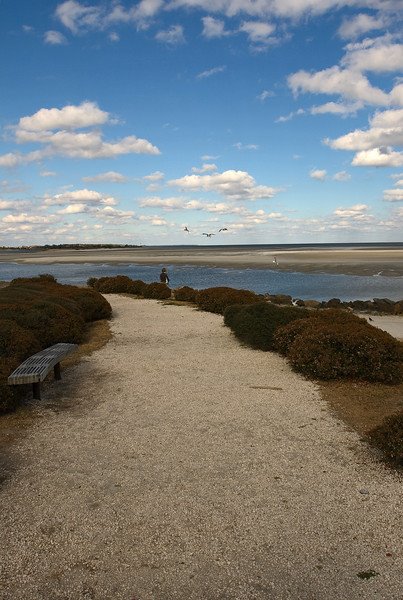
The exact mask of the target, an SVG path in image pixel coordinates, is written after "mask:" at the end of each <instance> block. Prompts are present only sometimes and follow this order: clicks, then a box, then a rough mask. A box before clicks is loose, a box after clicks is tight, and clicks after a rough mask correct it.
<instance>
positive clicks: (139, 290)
mask: <svg viewBox="0 0 403 600" xmlns="http://www.w3.org/2000/svg"><path fill="white" fill-rule="evenodd" d="M87 285H88V287H90V288H94V289H95V290H97V291H98V292H101V293H102V294H134V295H136V296H142V295H143V290H144V286H145V285H146V284H145V283H144V281H140V280H139V279H130V277H127V275H115V276H113V277H100V278H99V279H97V278H96V277H90V278H89V279H87Z"/></svg>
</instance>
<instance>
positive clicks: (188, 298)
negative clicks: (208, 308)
mask: <svg viewBox="0 0 403 600" xmlns="http://www.w3.org/2000/svg"><path fill="white" fill-rule="evenodd" d="M197 294H198V291H197V290H194V289H193V288H191V287H188V286H187V285H185V286H183V287H181V288H177V289H176V290H174V296H175V300H179V301H180V302H193V303H195V302H196V297H197Z"/></svg>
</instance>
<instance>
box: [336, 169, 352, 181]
mask: <svg viewBox="0 0 403 600" xmlns="http://www.w3.org/2000/svg"><path fill="white" fill-rule="evenodd" d="M332 179H334V180H335V181H349V179H351V175H350V173H347V171H339V172H338V173H335V174H334V175H333V177H332Z"/></svg>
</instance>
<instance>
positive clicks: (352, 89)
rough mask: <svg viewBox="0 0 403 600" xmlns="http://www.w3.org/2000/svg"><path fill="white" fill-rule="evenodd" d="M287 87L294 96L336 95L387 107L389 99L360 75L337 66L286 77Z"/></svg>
mask: <svg viewBox="0 0 403 600" xmlns="http://www.w3.org/2000/svg"><path fill="white" fill-rule="evenodd" d="M288 85H289V86H290V88H291V90H292V91H293V93H294V94H295V95H297V94H298V93H300V92H302V93H306V92H311V93H313V94H338V95H341V96H343V97H345V98H348V99H350V100H358V101H363V102H365V103H367V104H374V105H380V106H387V105H388V104H389V103H390V98H389V96H388V94H387V93H385V92H384V91H382V90H381V89H379V88H376V87H373V86H372V85H371V84H370V82H369V81H368V79H367V78H366V77H365V75H363V74H362V73H358V72H356V71H350V70H348V69H341V68H340V67H339V66H334V67H330V68H329V69H323V70H322V71H317V72H316V73H308V72H307V71H304V70H301V71H298V72H297V73H294V74H292V75H290V76H289V77H288Z"/></svg>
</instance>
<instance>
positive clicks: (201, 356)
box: [0, 295, 403, 600]
mask: <svg viewBox="0 0 403 600" xmlns="http://www.w3.org/2000/svg"><path fill="white" fill-rule="evenodd" d="M107 298H108V300H109V301H110V302H111V304H112V306H113V310H114V318H113V320H112V323H111V327H112V331H113V338H112V339H111V341H110V342H109V343H108V344H107V345H106V346H105V347H103V348H102V349H101V350H99V351H97V352H95V353H94V354H93V355H92V356H90V357H87V358H86V359H85V360H83V361H81V362H80V364H79V365H77V366H75V367H72V368H69V369H66V370H65V371H64V374H63V381H62V382H53V381H49V382H48V383H47V384H46V385H45V386H44V390H43V396H44V400H43V401H42V402H41V403H39V404H38V406H37V407H36V408H35V410H36V411H37V417H38V418H37V419H35V424H34V426H33V427H31V428H30V429H29V430H28V431H27V432H26V433H25V435H24V436H23V437H22V438H21V439H18V440H16V441H15V443H14V445H13V446H12V447H11V449H10V454H9V456H8V457H7V465H8V471H7V472H8V477H7V478H6V479H5V481H4V482H3V484H2V487H1V488H0V508H1V514H2V525H1V535H0V552H1V555H2V557H3V558H2V562H1V571H0V572H1V576H0V590H1V591H0V596H1V598H2V599H4V600H15V599H16V598H24V600H49V599H52V600H62V599H67V598H68V599H69V600H88V599H93V600H111V599H112V598H113V600H268V599H269V598H270V599H272V600H312V599H315V600H316V599H318V600H319V599H322V598H327V599H329V600H361V599H362V598H365V599H366V600H375V599H378V598H382V599H383V598H385V599H386V598H387V599H388V600H400V598H401V573H402V569H403V558H402V557H403V541H402V536H401V523H402V519H403V512H402V511H403V507H402V503H401V479H400V478H399V476H398V475H396V474H394V473H393V472H392V471H390V470H388V469H387V468H385V467H384V466H382V465H381V464H380V463H379V462H377V461H376V459H375V457H374V455H373V454H372V453H371V451H370V450H369V449H368V447H367V446H366V445H365V444H364V443H363V442H362V441H361V440H360V437H359V435H358V434H357V433H355V432H353V431H351V430H349V429H347V427H346V426H345V425H344V424H343V423H342V422H341V421H339V420H338V419H337V418H336V417H335V416H334V415H333V414H332V413H331V412H330V411H329V408H328V406H327V404H326V403H325V402H324V401H323V400H322V399H321V397H320V394H319V390H318V388H317V387H316V385H315V384H314V383H312V382H309V381H307V380H305V379H304V378H302V377H300V376H299V375H297V374H296V373H293V372H292V371H291V369H290V368H289V366H288V364H287V362H286V361H285V360H284V359H283V358H282V357H280V356H279V355H276V354H272V353H264V352H259V351H254V350H251V349H249V348H246V347H243V346H241V345H240V344H239V343H238V342H237V341H236V340H235V338H234V337H233V336H232V335H231V333H230V331H229V330H228V329H227V328H226V327H224V326H223V322H222V317H220V316H218V315H213V314H210V313H203V312H199V311H196V310H195V309H194V308H192V307H189V306H175V305H169V304H168V305H167V304H163V303H160V302H156V301H150V300H133V299H132V298H129V297H122V296H114V295H112V296H107Z"/></svg>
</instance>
